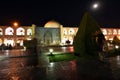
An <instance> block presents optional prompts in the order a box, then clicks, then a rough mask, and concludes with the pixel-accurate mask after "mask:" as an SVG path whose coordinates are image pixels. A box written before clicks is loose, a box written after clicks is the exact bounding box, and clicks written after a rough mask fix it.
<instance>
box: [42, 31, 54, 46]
mask: <svg viewBox="0 0 120 80" xmlns="http://www.w3.org/2000/svg"><path fill="white" fill-rule="evenodd" d="M44 43H45V44H46V45H50V44H51V43H52V33H51V32H50V31H46V32H45V34H44Z"/></svg>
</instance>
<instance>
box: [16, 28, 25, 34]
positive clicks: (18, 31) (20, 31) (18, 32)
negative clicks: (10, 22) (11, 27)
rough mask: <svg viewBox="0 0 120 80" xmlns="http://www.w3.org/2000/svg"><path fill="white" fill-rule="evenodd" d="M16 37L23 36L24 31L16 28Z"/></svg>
mask: <svg viewBox="0 0 120 80" xmlns="http://www.w3.org/2000/svg"><path fill="white" fill-rule="evenodd" d="M16 35H25V30H24V28H22V27H20V28H17V30H16Z"/></svg>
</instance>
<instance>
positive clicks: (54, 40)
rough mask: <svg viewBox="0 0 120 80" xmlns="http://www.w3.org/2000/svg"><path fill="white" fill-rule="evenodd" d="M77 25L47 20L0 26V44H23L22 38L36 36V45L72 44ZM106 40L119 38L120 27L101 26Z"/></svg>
mask: <svg viewBox="0 0 120 80" xmlns="http://www.w3.org/2000/svg"><path fill="white" fill-rule="evenodd" d="M77 31H78V27H63V25H61V24H60V23H59V22H56V21H48V22H47V23H46V24H45V25H44V27H41V26H36V25H32V26H0V45H2V44H5V46H8V45H12V46H23V41H24V40H31V39H32V38H37V40H38V45H67V44H68V43H67V41H69V44H73V39H74V36H75V35H76V33H77ZM101 31H102V33H103V34H104V36H105V39H106V40H111V41H112V40H113V38H114V36H117V37H118V38H119V39H120V28H101Z"/></svg>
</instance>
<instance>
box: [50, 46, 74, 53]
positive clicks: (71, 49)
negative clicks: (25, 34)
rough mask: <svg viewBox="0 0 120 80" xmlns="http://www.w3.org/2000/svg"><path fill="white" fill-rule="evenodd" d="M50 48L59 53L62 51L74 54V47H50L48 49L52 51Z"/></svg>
mask: <svg viewBox="0 0 120 80" xmlns="http://www.w3.org/2000/svg"><path fill="white" fill-rule="evenodd" d="M50 48H52V49H54V51H55V52H58V51H60V52H74V49H73V46H68V47H66V46H63V47H48V49H50Z"/></svg>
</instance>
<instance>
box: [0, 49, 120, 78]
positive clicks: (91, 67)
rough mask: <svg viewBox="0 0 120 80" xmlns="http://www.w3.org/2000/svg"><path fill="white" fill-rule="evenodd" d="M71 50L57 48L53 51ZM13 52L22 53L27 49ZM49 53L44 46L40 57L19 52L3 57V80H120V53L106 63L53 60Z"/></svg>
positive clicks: (0, 75)
mask: <svg viewBox="0 0 120 80" xmlns="http://www.w3.org/2000/svg"><path fill="white" fill-rule="evenodd" d="M62 50H63V51H62ZM70 50H71V48H65V47H64V48H62V49H61V48H60V49H59V48H58V47H57V48H55V49H54V52H55V53H57V52H60V51H61V52H69V51H70ZM13 52H14V54H16V53H17V54H20V56H22V53H23V52H24V51H20V50H18V51H13ZM13 52H12V53H13ZM12 53H11V54H12ZM47 54H49V52H48V48H43V49H42V50H40V52H39V54H38V56H29V57H20V56H19V55H16V56H19V57H7V58H4V59H2V60H0V80H120V77H119V75H120V56H116V57H111V58H106V62H104V63H103V62H100V61H96V60H90V61H88V62H85V63H84V62H82V61H76V60H71V61H62V62H52V63H51V62H49V59H48V56H46V55H47ZM1 55H2V54H1ZM3 55H4V54H3ZM9 55H10V54H9ZM12 56H14V55H13V54H12ZM24 56H25V55H24Z"/></svg>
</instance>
